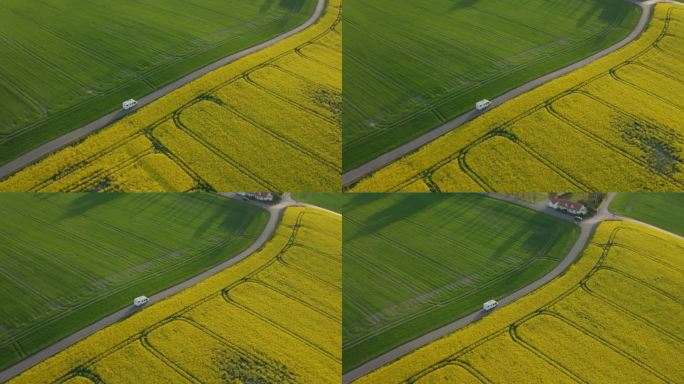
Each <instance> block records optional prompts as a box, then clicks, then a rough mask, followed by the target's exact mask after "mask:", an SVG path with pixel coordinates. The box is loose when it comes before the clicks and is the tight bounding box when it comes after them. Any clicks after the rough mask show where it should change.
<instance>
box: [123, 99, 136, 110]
mask: <svg viewBox="0 0 684 384" xmlns="http://www.w3.org/2000/svg"><path fill="white" fill-rule="evenodd" d="M136 105H138V101H137V100H134V99H130V100H126V101H124V102H123V104H122V106H123V109H124V110H125V111H128V110H129V109H133V108H135V106H136Z"/></svg>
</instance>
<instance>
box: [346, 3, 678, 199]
mask: <svg viewBox="0 0 684 384" xmlns="http://www.w3.org/2000/svg"><path fill="white" fill-rule="evenodd" d="M631 2H632V3H635V4H637V5H639V6H640V7H641V8H642V9H643V11H642V13H641V18H640V19H639V22H638V23H637V25H636V27H635V28H634V30H633V31H632V32H631V33H630V34H629V35H628V36H627V37H625V38H624V39H622V40H620V41H619V42H618V43H616V44H614V45H611V46H610V47H608V48H606V49H604V50H603V51H601V52H598V53H596V54H594V55H592V56H589V57H587V58H585V59H583V60H580V61H578V62H576V63H574V64H572V65H569V66H567V67H565V68H561V69H559V70H557V71H554V72H551V73H549V74H547V75H544V76H542V77H540V78H538V79H535V80H532V81H530V82H529V83H526V84H523V85H521V86H519V87H517V88H515V89H512V90H510V91H508V92H506V93H504V94H503V95H501V96H499V97H497V98H496V99H493V100H491V101H492V106H491V107H490V109H492V108H495V107H498V106H500V105H502V104H503V103H505V102H507V101H509V100H511V99H513V98H515V97H518V96H520V95H522V94H523V93H526V92H529V91H531V90H533V89H534V88H537V87H539V86H541V85H543V84H545V83H548V82H549V81H552V80H554V79H557V78H559V77H561V76H563V75H567V74H568V73H570V72H572V71H575V70H577V69H579V68H582V67H584V66H585V65H587V64H589V63H591V62H593V61H596V60H598V59H600V58H602V57H604V56H606V55H608V54H611V53H613V52H615V51H616V50H618V49H620V48H622V47H624V46H625V45H627V44H629V43H630V42H632V41H633V40H635V39H636V38H637V37H638V36H639V35H641V32H642V31H643V30H644V28H645V27H646V25H647V24H648V21H649V20H650V17H651V12H652V10H653V5H654V4H655V3H656V2H668V3H669V2H671V1H669V0H657V1H648V2H639V1H636V0H633V1H631ZM483 113H486V111H485V112H478V111H475V110H472V111H470V112H467V113H465V114H463V115H461V116H459V117H457V118H455V119H453V120H451V121H449V122H447V123H445V124H444V125H442V126H440V127H437V128H435V129H433V130H432V131H430V132H427V133H426V134H424V135H422V136H419V137H417V138H415V139H413V140H411V141H409V142H408V143H406V144H403V145H401V146H400V147H397V148H395V149H393V150H391V151H389V152H387V153H385V154H384V155H382V156H379V157H377V158H375V159H373V160H371V161H369V162H367V163H366V164H364V165H362V166H360V167H358V168H356V169H353V170H351V171H349V172H347V173H345V174H344V175H342V184H343V186H345V187H348V186H350V185H351V184H353V183H354V182H356V181H358V180H360V179H362V178H363V177H365V176H367V175H370V174H371V173H373V172H375V171H378V170H379V169H381V168H383V167H385V166H387V165H388V164H390V163H393V162H394V161H396V160H399V159H400V158H402V157H404V156H406V155H408V154H409V153H411V152H414V151H416V150H417V149H419V148H420V147H422V146H424V145H426V144H428V143H430V142H432V141H434V140H437V139H438V138H440V137H442V136H444V135H445V134H447V133H449V132H451V131H453V130H454V129H456V128H458V127H460V126H461V125H463V124H465V123H467V122H469V121H471V120H473V119H475V118H477V117H479V116H481V115H482V114H483Z"/></svg>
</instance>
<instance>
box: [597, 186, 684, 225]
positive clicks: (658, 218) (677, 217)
mask: <svg viewBox="0 0 684 384" xmlns="http://www.w3.org/2000/svg"><path fill="white" fill-rule="evenodd" d="M609 209H610V211H611V212H613V213H617V214H618V215H622V216H627V217H632V218H634V219H637V220H639V221H643V222H644V223H648V224H651V225H654V226H656V227H659V228H662V229H665V230H667V231H670V232H672V233H676V234H678V235H680V236H684V220H682V218H683V217H684V193H654V192H651V193H618V194H617V196H615V198H614V199H613V201H612V202H611V203H610V207H609Z"/></svg>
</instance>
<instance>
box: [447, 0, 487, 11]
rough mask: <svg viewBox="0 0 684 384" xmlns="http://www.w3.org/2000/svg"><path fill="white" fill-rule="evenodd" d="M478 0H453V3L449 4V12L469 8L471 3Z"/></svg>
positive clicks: (473, 3)
mask: <svg viewBox="0 0 684 384" xmlns="http://www.w3.org/2000/svg"><path fill="white" fill-rule="evenodd" d="M479 1H480V0H454V2H453V4H451V8H449V12H451V11H457V10H459V9H465V8H470V7H472V6H473V5H475V4H477V3H478V2H479Z"/></svg>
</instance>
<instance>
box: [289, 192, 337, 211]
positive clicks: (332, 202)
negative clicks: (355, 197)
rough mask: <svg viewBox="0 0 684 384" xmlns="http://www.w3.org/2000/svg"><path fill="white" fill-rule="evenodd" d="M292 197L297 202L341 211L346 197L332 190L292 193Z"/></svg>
mask: <svg viewBox="0 0 684 384" xmlns="http://www.w3.org/2000/svg"><path fill="white" fill-rule="evenodd" d="M292 197H293V198H294V199H295V200H297V201H299V202H302V203H307V204H313V205H316V206H319V207H321V208H325V209H329V210H331V211H333V212H342V205H343V204H344V201H346V200H347V199H348V196H347V195H345V194H342V193H334V192H307V193H304V192H299V193H294V194H293V195H292Z"/></svg>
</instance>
